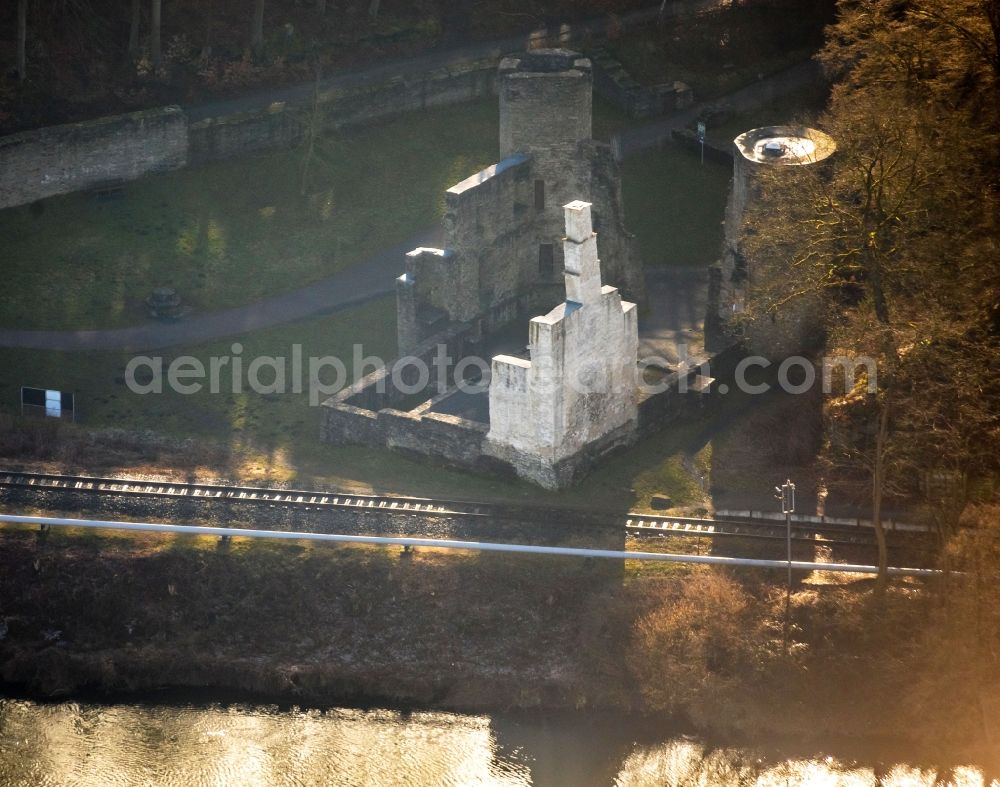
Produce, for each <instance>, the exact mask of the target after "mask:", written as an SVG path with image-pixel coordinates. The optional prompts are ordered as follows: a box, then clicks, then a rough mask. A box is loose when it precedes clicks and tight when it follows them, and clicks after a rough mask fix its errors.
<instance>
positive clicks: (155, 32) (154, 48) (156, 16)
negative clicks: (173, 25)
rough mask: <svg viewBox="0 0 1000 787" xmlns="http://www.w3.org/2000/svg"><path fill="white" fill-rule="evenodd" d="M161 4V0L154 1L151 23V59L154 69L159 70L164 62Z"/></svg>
mask: <svg viewBox="0 0 1000 787" xmlns="http://www.w3.org/2000/svg"><path fill="white" fill-rule="evenodd" d="M160 3H161V0H152V6H151V13H150V21H149V59H150V62H151V63H152V64H153V68H159V67H160V64H161V63H162V62H163V56H162V53H161V51H160V10H161V9H160Z"/></svg>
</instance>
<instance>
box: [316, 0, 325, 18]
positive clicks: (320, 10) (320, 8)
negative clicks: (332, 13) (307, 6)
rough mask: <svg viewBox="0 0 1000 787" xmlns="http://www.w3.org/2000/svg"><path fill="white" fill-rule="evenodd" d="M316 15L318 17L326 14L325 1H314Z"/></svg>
mask: <svg viewBox="0 0 1000 787" xmlns="http://www.w3.org/2000/svg"><path fill="white" fill-rule="evenodd" d="M316 13H317V14H319V15H320V16H323V14H325V13H326V0H316Z"/></svg>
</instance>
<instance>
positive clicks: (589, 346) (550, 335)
mask: <svg viewBox="0 0 1000 787" xmlns="http://www.w3.org/2000/svg"><path fill="white" fill-rule="evenodd" d="M565 216H566V218H565V223H566V230H565V231H566V238H565V240H564V243H563V245H564V256H565V260H566V269H565V275H564V277H565V284H566V300H565V301H564V302H563V303H562V304H560V305H559V306H557V307H556V308H555V309H553V310H552V311H550V312H549V313H548V314H546V315H545V316H543V317H535V318H534V319H533V320H532V321H531V324H530V328H529V332H530V335H529V349H530V354H531V360H524V359H521V358H513V357H510V356H504V355H500V356H497V357H495V358H494V359H493V377H492V380H491V383H490V433H489V438H488V440H487V445H486V450H487V452H489V453H490V454H491V455H493V456H496V457H497V458H500V459H503V460H504V461H507V462H509V463H512V464H514V466H515V468H516V470H517V472H518V474H519V475H521V476H522V477H524V478H528V479H530V480H532V481H534V482H536V483H539V484H542V485H543V486H550V487H551V486H558V485H559V477H560V476H559V474H558V473H556V471H555V466H556V465H557V464H558V463H560V462H563V461H564V460H568V459H570V458H571V457H575V456H577V455H579V454H581V453H582V452H584V451H585V450H586V449H587V448H588V446H595V445H603V446H604V447H605V448H610V447H612V446H614V445H617V444H620V443H621V442H622V441H627V440H629V439H631V438H630V437H629V435H631V434H632V433H634V430H635V426H636V420H637V413H636V402H637V388H636V367H635V363H636V354H637V348H638V320H637V315H636V308H635V304H632V303H627V302H623V301H622V299H621V296H620V295H619V294H618V291H617V290H616V289H615V288H614V287H610V286H603V285H602V284H601V271H600V263H599V260H598V256H597V237H596V235H595V234H594V232H593V231H592V224H591V206H590V204H589V203H586V202H572V203H569V204H568V205H566V206H565Z"/></svg>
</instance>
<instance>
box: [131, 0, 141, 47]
mask: <svg viewBox="0 0 1000 787" xmlns="http://www.w3.org/2000/svg"><path fill="white" fill-rule="evenodd" d="M141 19H142V8H141V3H140V0H132V19H131V23H130V24H129V28H128V56H129V57H131V58H134V57H135V56H136V54H138V52H139V23H140V21H141Z"/></svg>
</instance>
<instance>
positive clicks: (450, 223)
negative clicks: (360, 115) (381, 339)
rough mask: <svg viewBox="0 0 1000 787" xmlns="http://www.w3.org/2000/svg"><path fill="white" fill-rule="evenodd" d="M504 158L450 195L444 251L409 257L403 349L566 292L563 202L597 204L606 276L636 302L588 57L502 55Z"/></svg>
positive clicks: (637, 287)
mask: <svg viewBox="0 0 1000 787" xmlns="http://www.w3.org/2000/svg"><path fill="white" fill-rule="evenodd" d="M497 89H498V92H499V98H500V155H501V157H502V158H501V160H500V161H499V162H498V163H496V164H494V165H492V166H490V167H487V168H486V169H484V170H482V171H481V172H477V173H476V174H474V175H471V176H470V177H468V178H466V179H465V180H463V181H462V182H460V183H457V184H455V185H454V186H452V187H451V188H450V189H448V191H447V192H446V194H445V214H444V220H443V227H444V237H445V241H444V248H443V249H429V248H418V249H414V250H413V251H411V252H410V253H409V254H407V255H406V260H405V272H404V273H403V275H402V276H400V277H399V279H398V280H397V315H398V338H399V351H400V354H406V353H409V352H410V351H411V350H412V349H413V348H414V347H416V346H418V345H419V344H420V343H421V342H423V341H425V340H426V339H428V338H429V337H431V336H433V335H434V334H436V333H440V332H441V331H443V330H445V329H446V328H447V327H448V326H449V325H453V324H455V323H469V324H472V325H474V326H475V331H476V332H477V333H478V334H481V335H488V334H490V333H492V332H494V331H496V330H497V329H499V328H501V327H503V326H504V325H505V324H507V323H509V322H511V321H512V320H514V319H515V318H517V317H519V316H525V315H527V314H530V313H534V312H536V311H539V310H542V309H549V308H551V307H553V306H555V305H556V304H557V303H558V302H559V301H560V300H561V299H562V270H563V252H562V249H561V248H560V247H559V246H558V244H556V243H553V239H554V238H559V237H560V235H561V233H562V224H563V216H562V206H563V205H565V204H566V203H568V202H570V201H572V200H575V199H583V200H586V201H588V202H590V203H592V204H593V214H592V215H593V222H594V229H595V230H596V231H597V232H598V238H599V239H598V247H599V250H600V256H601V259H603V260H604V261H605V272H606V274H607V276H608V278H609V279H610V280H611V281H614V282H616V283H617V284H618V285H619V286H620V287H621V289H622V291H623V293H624V294H625V295H626V296H627V297H629V298H631V299H632V300H641V298H642V295H643V279H642V268H641V264H640V262H639V256H638V253H637V250H636V248H635V244H634V242H633V236H632V235H631V234H630V233H629V232H628V231H627V230H626V229H625V221H624V209H623V207H622V196H621V177H620V173H619V167H618V164H617V162H616V161H615V160H614V157H613V155H612V153H611V148H610V147H609V146H608V145H606V144H602V143H600V142H597V141H595V140H594V139H592V138H591V134H592V130H591V117H592V101H593V75H592V70H591V64H590V61H589V60H588V59H586V58H584V57H582V56H581V55H579V54H577V53H575V52H571V51H569V50H565V49H547V50H534V51H532V52H527V53H524V54H522V55H518V56H516V57H507V58H504V59H503V60H502V61H501V62H500V66H499V73H498V79H497Z"/></svg>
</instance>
